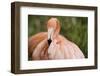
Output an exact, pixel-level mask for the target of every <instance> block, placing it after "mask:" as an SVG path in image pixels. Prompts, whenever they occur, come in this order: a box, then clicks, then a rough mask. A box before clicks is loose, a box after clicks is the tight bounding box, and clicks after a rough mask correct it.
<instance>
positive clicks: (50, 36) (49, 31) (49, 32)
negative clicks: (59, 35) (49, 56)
mask: <svg viewBox="0 0 100 76" xmlns="http://www.w3.org/2000/svg"><path fill="white" fill-rule="evenodd" d="M52 36H53V28H49V29H48V44H49V45H50V44H51V42H52Z"/></svg>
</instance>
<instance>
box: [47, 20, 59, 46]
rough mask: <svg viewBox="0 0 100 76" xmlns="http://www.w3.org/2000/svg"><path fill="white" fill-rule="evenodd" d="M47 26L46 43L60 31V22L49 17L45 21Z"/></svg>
mask: <svg viewBox="0 0 100 76" xmlns="http://www.w3.org/2000/svg"><path fill="white" fill-rule="evenodd" d="M47 28H48V43H49V45H50V43H51V42H52V40H53V39H54V38H55V37H57V35H58V34H59V32H60V23H59V21H58V19H57V18H50V19H49V20H48V22H47Z"/></svg>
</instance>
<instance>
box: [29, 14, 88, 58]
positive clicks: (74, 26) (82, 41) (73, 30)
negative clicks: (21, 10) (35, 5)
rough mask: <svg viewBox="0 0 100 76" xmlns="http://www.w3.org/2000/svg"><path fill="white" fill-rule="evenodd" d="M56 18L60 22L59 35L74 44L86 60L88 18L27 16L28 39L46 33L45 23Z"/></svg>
mask: <svg viewBox="0 0 100 76" xmlns="http://www.w3.org/2000/svg"><path fill="white" fill-rule="evenodd" d="M51 17H56V18H57V19H58V20H59V21H60V25H61V31H60V33H61V34H62V35H63V36H65V37H66V38H67V39H68V40H70V41H72V42H74V43H75V44H77V45H78V46H79V48H80V49H81V50H82V52H83V53H84V55H85V57H86V58H87V57H88V56H87V54H88V18H87V17H68V16H40V15H29V16H28V37H30V36H32V35H34V34H36V33H38V32H43V31H47V27H46V22H47V21H48V20H49V19H50V18H51Z"/></svg>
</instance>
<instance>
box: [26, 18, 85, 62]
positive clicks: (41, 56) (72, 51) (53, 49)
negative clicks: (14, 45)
mask: <svg viewBox="0 0 100 76" xmlns="http://www.w3.org/2000/svg"><path fill="white" fill-rule="evenodd" d="M60 28H61V27H60V22H59V21H58V19H57V18H50V19H49V20H48V22H47V29H48V32H40V33H38V34H36V35H33V36H31V37H30V38H29V41H28V44H29V45H28V47H29V48H28V52H29V55H30V56H31V57H32V60H53V59H82V58H85V57H84V54H83V53H82V51H81V49H80V48H79V47H78V46H77V45H76V44H75V43H73V42H71V41H69V40H68V39H67V38H65V37H64V36H63V35H61V34H59V33H60Z"/></svg>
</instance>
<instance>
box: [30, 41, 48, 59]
mask: <svg viewBox="0 0 100 76" xmlns="http://www.w3.org/2000/svg"><path fill="white" fill-rule="evenodd" d="M47 50H48V42H47V39H44V40H42V41H41V42H40V43H39V44H38V45H37V46H36V48H35V49H34V51H33V53H32V59H33V60H44V59H48V53H47Z"/></svg>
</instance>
